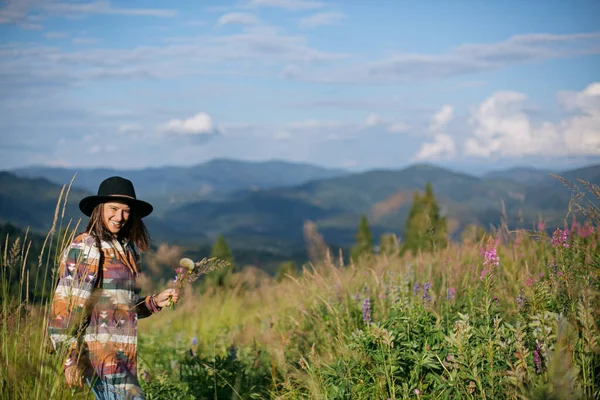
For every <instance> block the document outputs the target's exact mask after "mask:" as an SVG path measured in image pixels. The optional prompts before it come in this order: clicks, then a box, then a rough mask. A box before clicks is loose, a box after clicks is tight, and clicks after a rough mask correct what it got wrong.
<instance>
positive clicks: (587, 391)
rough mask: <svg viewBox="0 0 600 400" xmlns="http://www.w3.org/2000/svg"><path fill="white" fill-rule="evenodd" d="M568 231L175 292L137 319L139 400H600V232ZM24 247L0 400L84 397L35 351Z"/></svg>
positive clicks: (9, 313)
mask: <svg viewBox="0 0 600 400" xmlns="http://www.w3.org/2000/svg"><path fill="white" fill-rule="evenodd" d="M59 204H60V201H59ZM59 220H60V218H59V214H58V211H57V214H56V215H55V225H57V226H55V227H53V229H52V230H51V232H50V234H49V235H48V238H47V243H46V245H47V246H45V248H47V249H54V250H53V251H46V250H45V251H44V253H43V254H42V255H41V256H40V258H39V260H40V261H39V266H40V268H38V269H37V270H36V271H35V274H42V275H41V276H43V274H44V273H49V274H52V271H53V269H54V268H56V266H57V265H58V264H57V261H56V256H55V254H58V253H60V251H59V250H60V249H61V248H62V247H63V246H64V245H65V244H67V243H68V242H69V241H70V239H71V238H72V232H73V231H74V229H70V226H67V227H66V228H67V229H61V227H60V224H59V223H57V222H56V221H59ZM596 226H597V224H596ZM566 228H567V229H565V230H564V231H562V230H561V231H557V232H555V234H554V235H553V236H548V235H546V234H545V233H544V232H542V231H539V232H510V231H508V230H507V229H501V230H498V231H496V232H492V233H490V234H486V235H483V236H478V237H472V238H465V241H464V242H463V243H455V244H452V245H451V246H450V247H448V248H447V249H445V250H441V251H438V252H436V253H433V254H420V255H418V256H414V257H413V256H407V257H399V256H398V255H396V254H377V255H371V256H366V257H363V258H362V259H360V260H359V261H358V262H356V263H351V264H350V265H344V261H343V259H342V258H341V257H339V258H337V257H332V256H331V254H330V253H327V252H326V253H325V254H324V255H323V257H322V259H321V260H319V259H315V260H314V262H313V263H311V264H307V265H306V266H305V267H304V268H303V271H302V274H301V275H300V276H297V277H296V276H288V277H287V278H285V279H283V280H281V281H280V282H278V281H277V280H275V279H273V278H271V277H268V276H265V275H264V274H261V273H260V271H257V270H254V269H252V268H249V269H246V270H244V271H242V272H240V273H236V274H235V275H234V277H233V280H232V284H231V285H230V286H229V287H226V288H212V287H207V286H201V285H198V286H197V287H196V288H195V290H192V289H187V290H186V292H185V293H184V296H183V300H182V301H181V302H180V303H179V304H178V305H177V307H176V309H175V310H174V311H170V310H164V311H161V312H160V313H158V314H157V315H154V316H152V317H151V318H147V319H143V320H140V321H139V328H140V329H139V345H140V346H139V351H138V357H139V370H138V373H139V375H140V377H141V380H142V385H143V388H144V390H145V392H146V394H147V396H146V397H147V398H148V399H194V398H196V399H208V398H210V399H212V398H218V399H236V398H243V399H249V398H277V399H298V398H300V399H304V398H306V399H309V398H310V399H313V398H314V399H342V398H352V399H355V398H356V399H388V398H389V399H450V398H452V399H457V398H466V399H594V398H600V330H599V329H598V326H599V325H598V324H599V322H600V315H599V312H600V304H599V302H600V297H599V296H598V293H599V290H600V281H599V279H600V275H599V272H600V256H599V254H600V235H599V234H598V230H597V228H596V229H591V228H589V227H588V228H585V229H582V228H581V227H575V226H570V227H566ZM57 232H61V233H60V234H57ZM69 232H70V233H69ZM563 232H567V233H566V234H563ZM26 243H27V240H26V238H22V239H20V240H18V241H17V240H16V238H9V239H7V240H6V241H5V244H4V247H3V251H2V259H1V261H2V275H1V278H2V285H3V286H2V288H1V289H2V329H1V333H0V335H1V336H0V338H1V339H2V345H1V346H0V347H1V348H0V356H1V361H0V362H1V363H2V365H1V368H0V385H1V386H0V397H2V398H8V399H11V398H15V399H20V398H28V399H39V398H53V399H54V398H56V399H63V398H65V399H66V398H86V396H89V391H88V390H87V389H86V388H84V389H76V390H72V389H69V388H66V387H65V385H64V379H63V377H62V366H61V361H62V359H63V356H62V355H61V354H52V352H49V351H48V349H49V341H48V338H47V335H46V332H45V329H44V326H45V324H44V318H45V316H46V313H47V309H48V302H49V300H45V301H43V302H41V303H40V304H36V305H34V304H31V303H30V302H29V301H28V298H27V294H26V293H28V291H27V290H26V288H27V284H28V283H27V282H38V284H40V283H41V282H45V280H44V279H43V278H41V277H40V279H37V278H36V277H34V275H32V274H31V273H30V274H29V275H28V268H26V267H24V266H25V265H26V264H25V258H26V256H27V250H26ZM17 269H18V270H19V273H20V277H21V280H20V281H19V288H18V289H11V288H9V287H8V285H7V284H5V278H6V277H7V276H8V275H9V274H10V273H12V272H11V271H14V270H17ZM21 282H22V283H21ZM51 282H55V281H54V278H53V279H51ZM41 284H42V285H43V283H41ZM51 285H52V284H51ZM51 285H50V286H51ZM50 289H51V287H49V286H48V287H47V288H46V291H47V292H48V291H49V290H50ZM11 290H12V291H13V292H15V291H16V292H18V293H13V292H10V291H11ZM9 292H10V296H9V295H8V294H9Z"/></svg>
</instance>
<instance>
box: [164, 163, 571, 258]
mask: <svg viewBox="0 0 600 400" xmlns="http://www.w3.org/2000/svg"><path fill="white" fill-rule="evenodd" d="M427 182H431V184H432V186H433V188H434V192H435V194H436V197H437V198H438V200H439V202H440V204H441V206H442V212H443V213H444V214H445V215H446V216H447V217H448V218H449V220H450V222H451V226H452V230H453V232H454V233H455V234H459V233H460V232H461V231H462V229H463V228H464V227H465V226H466V225H468V224H479V225H482V226H484V227H486V228H487V227H489V226H490V225H495V226H498V225H499V224H500V222H501V221H502V220H503V218H504V217H503V212H504V211H503V210H505V212H506V218H507V219H506V221H507V223H508V224H509V226H510V227H511V228H517V227H521V228H531V227H532V226H533V224H534V223H535V222H536V221H537V219H538V218H539V217H540V216H542V217H543V218H544V220H546V222H547V223H548V224H549V225H550V226H552V225H555V226H562V222H563V219H564V217H565V215H566V211H567V206H568V202H569V198H570V193H569V191H568V190H567V189H565V188H563V187H560V186H550V185H548V184H544V183H540V184H531V185H527V184H523V183H519V182H515V181H510V180H507V179H490V178H478V177H473V176H470V175H466V174H462V173H456V172H452V171H449V170H446V169H443V168H439V167H435V166H430V165H416V166H412V167H409V168H406V169H403V170H396V171H393V170H379V171H369V172H364V173H358V174H352V175H346V176H342V177H336V178H331V179H322V180H319V181H313V182H308V183H305V184H302V185H299V186H296V187H292V188H275V189H265V190H258V191H240V192H237V193H236V194H235V196H231V199H229V200H225V201H219V202H192V203H190V204H186V205H185V206H182V207H177V208H174V209H173V210H172V211H170V212H169V215H170V220H171V221H172V222H176V223H177V224H179V225H180V226H182V227H183V226H187V227H189V228H187V229H192V228H191V227H192V226H193V227H197V228H199V229H201V230H204V232H206V233H207V234H209V235H212V234H215V233H216V232H221V233H226V234H227V235H229V236H232V237H244V235H247V236H248V237H249V236H252V237H253V238H255V240H256V238H257V237H262V239H263V242H265V243H275V242H280V243H288V245H298V244H299V243H301V241H302V223H303V221H305V220H307V219H310V220H313V221H315V222H317V224H318V226H319V230H320V232H321V233H322V234H323V235H324V236H325V239H326V240H328V241H329V242H330V243H335V244H338V245H341V246H346V245H349V244H351V243H352V242H353V240H354V232H355V230H356V227H357V225H358V221H359V218H360V215H361V214H366V215H367V216H368V217H369V221H370V223H371V225H372V229H373V233H374V236H375V237H377V236H379V235H380V234H381V233H383V232H394V233H396V234H398V235H401V234H402V231H403V228H404V223H405V220H406V217H407V215H408V210H409V208H410V204H411V202H412V197H413V193H414V192H415V191H416V190H423V189H424V187H425V184H426V183H427Z"/></svg>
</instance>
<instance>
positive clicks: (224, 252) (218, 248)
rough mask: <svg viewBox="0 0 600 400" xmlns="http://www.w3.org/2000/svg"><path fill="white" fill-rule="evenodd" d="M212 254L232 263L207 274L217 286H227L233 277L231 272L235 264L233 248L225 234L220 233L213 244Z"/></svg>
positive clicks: (208, 278) (209, 279)
mask: <svg viewBox="0 0 600 400" xmlns="http://www.w3.org/2000/svg"><path fill="white" fill-rule="evenodd" d="M210 256H211V257H217V258H218V259H220V260H224V261H228V262H229V263H230V266H228V267H227V268H222V269H220V270H217V271H214V272H212V273H211V274H209V275H208V276H207V280H208V281H210V282H212V283H213V284H215V285H217V286H226V285H227V284H228V282H229V280H230V278H231V274H232V273H233V270H234V264H233V252H232V251H231V248H230V247H229V245H228V244H227V241H226V240H225V237H224V236H223V235H219V237H218V238H217V240H216V241H215V243H214V244H213V246H212V249H211V251H210Z"/></svg>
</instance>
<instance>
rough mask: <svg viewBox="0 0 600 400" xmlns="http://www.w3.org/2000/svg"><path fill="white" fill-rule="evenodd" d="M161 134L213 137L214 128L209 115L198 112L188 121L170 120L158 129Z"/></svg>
mask: <svg viewBox="0 0 600 400" xmlns="http://www.w3.org/2000/svg"><path fill="white" fill-rule="evenodd" d="M158 130H159V131H160V132H163V133H170V134H176V135H213V134H215V126H214V124H213V120H212V118H211V117H210V115H208V114H206V113H203V112H200V113H198V114H196V115H194V116H192V117H190V118H188V119H172V120H170V121H168V122H166V123H165V124H163V125H161V126H159V127H158Z"/></svg>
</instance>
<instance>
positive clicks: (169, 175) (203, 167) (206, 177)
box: [10, 159, 345, 213]
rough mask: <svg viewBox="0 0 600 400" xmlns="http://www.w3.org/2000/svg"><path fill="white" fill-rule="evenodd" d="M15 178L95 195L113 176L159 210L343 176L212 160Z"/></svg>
mask: <svg viewBox="0 0 600 400" xmlns="http://www.w3.org/2000/svg"><path fill="white" fill-rule="evenodd" d="M10 172H12V173H14V174H15V175H17V176H19V177H25V178H40V177H41V178H46V179H48V180H49V181H51V182H54V183H56V184H59V185H62V184H65V183H68V182H70V181H71V179H72V178H73V176H74V175H75V174H76V177H75V180H74V183H73V185H74V186H75V187H79V188H82V189H84V190H87V191H89V192H92V193H95V192H96V190H97V189H98V183H99V182H101V181H102V180H104V179H105V178H108V177H109V176H113V175H120V176H124V177H127V178H128V179H131V180H132V181H133V182H135V187H136V192H137V195H138V196H139V197H144V198H146V199H149V200H150V201H152V202H153V204H156V205H158V206H159V207H158V209H159V211H158V212H159V213H160V209H161V208H165V207H168V206H171V205H173V204H184V203H186V202H189V201H192V200H198V199H204V198H214V197H218V196H219V194H220V193H224V192H230V191H236V190H243V189H253V188H273V187H286V186H295V185H299V184H302V183H305V182H308V181H312V180H317V179H325V178H331V177H334V176H340V175H343V174H345V172H344V171H342V170H337V169H327V168H322V167H318V166H314V165H309V164H300V163H291V162H285V161H266V162H246V161H237V160H229V159H215V160H212V161H210V162H207V163H204V164H198V165H195V166H191V167H169V166H166V167H156V168H144V169H136V170H133V169H132V170H122V169H105V168H58V167H46V166H41V167H40V166H36V167H26V168H19V169H15V170H13V171H10Z"/></svg>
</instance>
